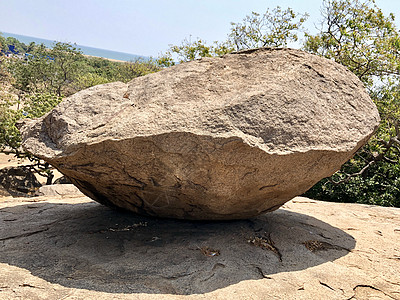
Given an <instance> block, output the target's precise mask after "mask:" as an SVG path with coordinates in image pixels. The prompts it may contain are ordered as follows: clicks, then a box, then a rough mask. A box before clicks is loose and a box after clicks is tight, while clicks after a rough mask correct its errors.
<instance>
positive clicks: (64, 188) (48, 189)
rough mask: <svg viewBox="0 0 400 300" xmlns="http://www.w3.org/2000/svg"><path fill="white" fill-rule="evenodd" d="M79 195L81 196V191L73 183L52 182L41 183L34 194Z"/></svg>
mask: <svg viewBox="0 0 400 300" xmlns="http://www.w3.org/2000/svg"><path fill="white" fill-rule="evenodd" d="M69 195H79V196H83V194H82V193H81V191H80V190H79V189H78V188H77V187H76V186H74V185H73V184H66V183H63V184H56V183H55V184H52V185H43V186H41V187H40V188H39V189H38V191H37V192H36V196H69Z"/></svg>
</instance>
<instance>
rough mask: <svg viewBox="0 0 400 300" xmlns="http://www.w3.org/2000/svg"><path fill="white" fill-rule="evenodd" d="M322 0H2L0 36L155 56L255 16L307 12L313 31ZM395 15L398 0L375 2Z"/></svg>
mask: <svg viewBox="0 0 400 300" xmlns="http://www.w3.org/2000/svg"><path fill="white" fill-rule="evenodd" d="M322 2H323V0H179V1H178V0H141V1H138V0H0V32H2V31H4V32H9V33H16V34H22V35H28V36H33V37H38V38H44V39H49V40H55V41H61V42H70V43H76V44H78V45H83V46H90V47H95V48H101V49H107V50H114V51H120V52H126V53H131V54H137V55H144V56H153V57H156V56H158V55H160V53H161V52H164V51H166V50H167V49H168V46H169V45H170V44H174V45H176V44H180V43H181V42H182V40H183V39H185V38H189V37H190V36H191V37H192V39H195V38H198V37H199V38H201V39H203V40H205V41H207V42H209V43H211V42H213V41H223V40H225V39H226V37H227V34H228V33H229V30H230V27H231V25H230V23H231V22H240V21H241V20H242V19H243V18H244V17H245V16H246V15H249V14H250V13H251V12H252V11H255V12H259V13H263V12H265V10H266V9H267V8H270V9H272V8H274V7H276V6H278V5H279V6H281V7H282V8H287V7H291V8H293V9H294V10H295V11H296V12H299V13H305V12H307V13H308V14H309V15H310V17H309V19H308V20H307V23H306V24H305V27H306V28H307V29H308V30H309V31H310V32H313V31H314V32H315V26H317V25H318V24H319V21H320V8H321V5H322ZM376 4H377V5H378V7H380V8H381V9H382V10H383V11H384V13H385V14H389V13H390V12H392V13H394V14H395V15H396V16H397V18H398V19H397V20H396V24H397V26H398V27H399V28H400V1H395V0H376Z"/></svg>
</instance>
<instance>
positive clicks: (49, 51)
mask: <svg viewBox="0 0 400 300" xmlns="http://www.w3.org/2000/svg"><path fill="white" fill-rule="evenodd" d="M10 44H12V45H14V46H15V49H16V50H17V51H18V55H12V56H11V57H5V56H4V55H2V53H4V52H6V51H7V48H8V45H10ZM1 50H4V51H3V52H1ZM158 70H159V67H158V65H157V64H156V62H155V61H153V60H146V61H145V60H136V61H133V62H116V61H110V60H106V59H102V58H97V57H88V56H84V55H83V54H82V52H81V51H80V50H79V49H77V48H76V47H75V46H73V45H71V44H67V43H55V44H54V45H53V47H52V48H46V47H45V46H44V45H36V44H35V43H31V44H29V45H28V46H27V45H25V44H23V43H21V42H19V41H18V40H16V39H14V38H7V39H5V38H4V37H2V36H1V35H0V152H3V153H6V154H13V155H16V156H17V157H19V158H28V159H29V160H31V161H32V162H33V164H32V169H34V170H35V171H36V172H37V173H39V174H41V175H43V176H46V177H47V179H48V180H47V182H48V183H51V180H52V178H53V175H52V172H51V170H50V166H49V165H48V164H46V163H45V162H43V161H41V160H40V159H39V158H37V157H34V156H32V155H30V154H29V153H25V152H24V151H23V150H22V149H21V147H20V145H21V137H20V133H19V131H18V129H17V127H16V124H17V122H18V121H19V120H21V119H24V118H37V117H40V116H42V115H44V114H46V113H47V112H48V111H50V110H51V109H52V108H53V107H55V106H56V105H57V104H58V103H59V102H60V101H62V98H63V97H65V96H69V95H71V94H73V93H75V92H77V91H79V90H82V89H85V88H88V87H91V86H94V85H97V84H102V83H107V82H114V81H123V82H128V81H130V80H132V79H133V78H135V77H138V76H142V75H145V74H148V73H152V72H156V71H158Z"/></svg>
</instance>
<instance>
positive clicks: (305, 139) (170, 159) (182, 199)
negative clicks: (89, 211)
mask: <svg viewBox="0 0 400 300" xmlns="http://www.w3.org/2000/svg"><path fill="white" fill-rule="evenodd" d="M378 124H379V114H378V112H377V109H376V107H375V105H374V104H373V103H372V101H371V99H370V98H369V96H368V94H367V93H366V92H365V89H364V87H363V85H362V83H361V82H360V81H359V80H358V78H357V77H356V76H355V75H354V74H353V73H351V72H350V71H348V70H347V69H346V68H344V67H343V66H341V65H339V64H336V63H334V62H332V61H330V60H327V59H324V58H320V57H317V56H314V55H311V54H307V53H305V52H302V51H298V50H292V49H254V50H249V51H243V52H238V53H234V54H229V55H225V56H223V57H221V58H205V59H200V60H197V61H193V62H189V63H184V64H181V65H177V66H174V67H171V68H168V69H165V70H162V71H160V72H158V73H155V74H150V75H147V76H143V77H139V78H136V79H134V80H132V81H131V82H129V83H128V84H124V83H120V82H116V83H110V84H105V85H100V86H95V87H92V88H89V89H87V90H84V91H81V92H78V93H76V94H75V95H73V96H71V97H69V98H66V99H65V100H64V101H63V102H62V103H61V104H60V105H59V106H58V107H56V108H55V109H54V110H53V111H51V112H50V113H49V114H47V115H45V116H44V117H42V118H40V119H37V120H31V121H28V122H26V123H25V125H24V126H23V128H22V132H23V146H24V147H25V149H26V150H28V151H30V152H32V153H33V154H35V155H37V156H39V157H41V158H43V159H45V160H46V161H48V162H49V163H50V164H52V165H53V166H55V167H56V168H57V169H58V170H59V171H60V172H61V173H63V174H65V175H66V176H68V177H69V178H70V179H71V181H72V182H73V183H74V184H75V185H76V186H77V187H78V188H79V189H80V190H81V191H82V192H83V193H85V194H86V195H88V196H89V197H91V198H92V199H94V200H96V201H98V202H100V203H103V204H105V205H109V206H113V207H119V208H124V209H128V210H131V211H134V212H137V213H141V214H146V215H152V216H161V217H173V218H183V219H221V220H222V219H240V218H248V217H253V216H256V215H259V214H261V213H264V212H267V211H272V210H275V209H277V208H279V207H280V206H281V205H282V204H283V203H285V202H286V201H288V200H290V199H292V198H293V197H295V196H296V195H299V194H302V193H304V192H305V191H306V190H308V189H309V188H310V187H311V186H313V185H314V184H315V183H316V182H318V181H319V180H320V179H321V178H323V177H327V176H330V175H331V174H333V173H334V172H335V171H337V170H338V169H339V168H340V166H341V165H342V164H343V163H344V162H346V161H347V160H348V159H349V158H351V157H352V155H353V154H354V153H355V151H357V149H359V148H360V147H362V146H363V145H364V144H365V143H366V142H367V140H368V139H369V137H370V136H371V135H372V133H373V132H374V130H375V129H376V128H377V126H378Z"/></svg>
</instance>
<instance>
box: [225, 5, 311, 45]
mask: <svg viewBox="0 0 400 300" xmlns="http://www.w3.org/2000/svg"><path fill="white" fill-rule="evenodd" d="M307 17H308V14H303V15H302V14H298V13H295V12H294V11H293V10H292V9H291V8H287V9H285V10H282V8H281V7H279V6H277V7H276V8H274V9H272V10H271V11H270V10H269V9H267V11H266V12H265V13H264V14H262V15H260V14H259V13H256V12H252V13H251V15H248V16H246V17H245V18H244V19H243V21H242V22H241V23H233V22H232V23H231V25H232V27H231V32H230V33H229V42H230V43H232V44H233V45H234V46H235V49H236V50H237V51H238V50H242V49H251V48H260V47H287V45H288V43H290V42H297V41H298V39H299V37H298V34H297V32H298V31H302V26H303V23H304V22H305V21H306V20H307Z"/></svg>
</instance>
